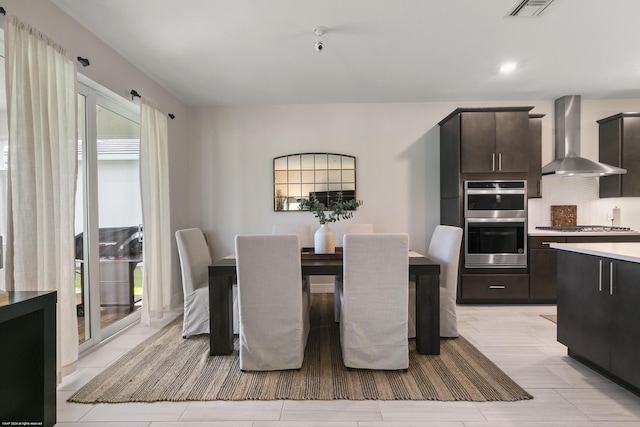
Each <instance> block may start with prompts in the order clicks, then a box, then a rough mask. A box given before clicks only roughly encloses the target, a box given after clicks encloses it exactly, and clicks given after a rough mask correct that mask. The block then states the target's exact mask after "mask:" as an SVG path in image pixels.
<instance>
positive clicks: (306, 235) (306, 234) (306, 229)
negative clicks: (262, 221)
mask: <svg viewBox="0 0 640 427" xmlns="http://www.w3.org/2000/svg"><path fill="white" fill-rule="evenodd" d="M272 233H273V234H297V235H298V238H299V239H300V247H301V248H310V247H312V246H313V245H312V244H311V227H310V226H309V224H275V225H274V226H273V230H272Z"/></svg>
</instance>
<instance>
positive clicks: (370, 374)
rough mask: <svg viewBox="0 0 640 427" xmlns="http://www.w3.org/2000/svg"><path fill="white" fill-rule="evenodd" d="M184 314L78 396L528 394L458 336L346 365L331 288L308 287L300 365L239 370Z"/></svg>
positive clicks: (457, 397) (479, 398)
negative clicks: (380, 365)
mask: <svg viewBox="0 0 640 427" xmlns="http://www.w3.org/2000/svg"><path fill="white" fill-rule="evenodd" d="M181 328H182V318H181V317H180V318H177V319H176V320H175V321H173V322H172V323H170V324H169V325H167V326H165V327H164V328H163V329H162V330H160V331H159V332H158V333H156V334H155V335H154V336H152V337H150V338H148V339H147V340H146V341H144V342H143V343H141V344H139V345H138V346H137V347H135V348H134V349H132V350H131V351H129V352H128V353H127V354H125V355H124V356H123V357H122V358H120V359H119V360H117V361H116V362H114V364H113V365H111V366H110V367H108V368H107V369H106V370H105V371H104V372H103V373H101V374H100V375H98V376H97V377H95V378H94V379H92V380H91V381H90V382H89V383H88V384H87V385H85V386H84V387H82V388H81V389H80V390H78V391H77V392H76V393H75V394H73V395H72V396H71V397H70V398H69V399H68V401H69V402H76V403H122V402H157V401H209V400H285V399H286V400H332V399H350V400H367V399H374V400H442V401H476V402H484V401H517V400H526V399H532V396H531V395H530V394H529V393H527V392H526V391H525V390H524V389H522V388H521V387H520V386H519V385H518V384H516V383H515V382H514V381H513V380H511V378H509V377H508V376H507V375H506V374H505V373H504V372H502V371H501V370H500V369H499V368H498V367H497V366H496V365H495V364H494V363H492V362H491V361H490V360H489V359H487V358H486V357H485V356H484V355H483V354H482V353H480V351H478V350H477V349H476V348H475V347H474V346H473V345H472V344H470V343H469V342H468V341H467V340H466V339H464V338H463V337H459V338H455V339H442V340H441V341H440V344H441V354H440V355H438V356H424V355H419V354H418V353H417V352H416V351H415V340H410V353H409V370H408V372H406V373H403V372H401V371H371V370H347V369H346V368H345V367H344V365H343V364H342V354H341V349H340V333H339V328H338V324H337V323H335V322H334V321H333V294H331V293H328V294H312V308H311V332H310V334H309V339H308V342H307V348H306V353H305V358H304V364H303V366H302V368H301V369H300V370H288V371H278V372H242V371H240V368H239V361H238V351H237V348H238V347H237V338H236V343H235V344H236V350H234V352H233V353H232V354H231V355H229V356H213V357H212V356H209V336H208V335H202V336H197V337H192V338H188V339H183V338H182V337H181V330H182V329H181Z"/></svg>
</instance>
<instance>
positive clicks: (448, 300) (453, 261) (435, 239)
mask: <svg viewBox="0 0 640 427" xmlns="http://www.w3.org/2000/svg"><path fill="white" fill-rule="evenodd" d="M461 244H462V228H460V227H452V226H449V225H438V226H436V229H435V230H434V232H433V236H432V237H431V242H430V243H429V250H428V253H427V258H430V259H432V260H433V261H437V262H438V263H439V264H440V336H441V337H447V338H454V337H457V336H458V317H457V313H456V300H457V293H458V265H459V261H460V246H461Z"/></svg>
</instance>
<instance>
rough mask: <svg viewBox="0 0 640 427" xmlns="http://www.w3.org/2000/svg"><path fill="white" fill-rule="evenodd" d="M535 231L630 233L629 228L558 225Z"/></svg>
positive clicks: (542, 227) (538, 228) (539, 228)
mask: <svg viewBox="0 0 640 427" xmlns="http://www.w3.org/2000/svg"><path fill="white" fill-rule="evenodd" d="M536 230H547V231H574V232H599V231H605V232H606V231H631V229H630V228H629V227H611V226H606V225H559V226H540V227H536Z"/></svg>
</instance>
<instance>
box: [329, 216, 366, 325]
mask: <svg viewBox="0 0 640 427" xmlns="http://www.w3.org/2000/svg"><path fill="white" fill-rule="evenodd" d="M331 228H332V229H333V233H334V235H335V244H336V248H339V247H340V248H341V247H342V245H343V244H344V242H343V239H344V235H345V234H371V233H373V224H363V223H348V222H347V223H337V222H336V223H334V224H332V225H331ZM341 281H342V277H340V276H337V277H336V278H335V280H334V283H333V320H334V321H336V322H339V321H340V298H339V297H338V288H339V287H340V286H342V284H341Z"/></svg>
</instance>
